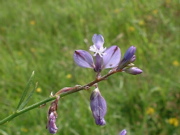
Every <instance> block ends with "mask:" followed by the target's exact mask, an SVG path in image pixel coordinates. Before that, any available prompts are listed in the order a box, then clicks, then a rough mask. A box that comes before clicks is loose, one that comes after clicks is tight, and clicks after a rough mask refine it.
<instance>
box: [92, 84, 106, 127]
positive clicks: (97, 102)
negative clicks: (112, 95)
mask: <svg viewBox="0 0 180 135" xmlns="http://www.w3.org/2000/svg"><path fill="white" fill-rule="evenodd" d="M90 106H91V111H92V114H93V117H94V119H95V122H96V124H97V125H101V126H102V125H105V124H106V121H105V120H104V116H105V114H106V111H107V106H106V101H105V99H104V98H103V97H102V96H101V93H100V91H99V89H98V88H96V89H95V90H94V91H93V92H92V94H91V97H90Z"/></svg>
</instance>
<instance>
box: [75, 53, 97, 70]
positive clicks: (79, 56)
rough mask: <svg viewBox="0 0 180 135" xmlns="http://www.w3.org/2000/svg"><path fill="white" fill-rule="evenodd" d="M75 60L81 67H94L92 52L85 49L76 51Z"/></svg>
mask: <svg viewBox="0 0 180 135" xmlns="http://www.w3.org/2000/svg"><path fill="white" fill-rule="evenodd" d="M74 61H75V62H76V64H77V65H78V66H80V67H84V68H94V62H93V58H92V56H91V54H90V53H89V52H87V51H84V50H76V51H75V52H74Z"/></svg>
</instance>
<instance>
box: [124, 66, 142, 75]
mask: <svg viewBox="0 0 180 135" xmlns="http://www.w3.org/2000/svg"><path fill="white" fill-rule="evenodd" d="M124 71H125V72H126V73H129V74H132V75H137V74H141V73H142V72H143V71H142V70H141V69H139V68H137V67H130V68H125V69H124Z"/></svg>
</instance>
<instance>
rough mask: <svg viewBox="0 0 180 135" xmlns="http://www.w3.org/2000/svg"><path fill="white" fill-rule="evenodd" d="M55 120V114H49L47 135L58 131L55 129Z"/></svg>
mask: <svg viewBox="0 0 180 135" xmlns="http://www.w3.org/2000/svg"><path fill="white" fill-rule="evenodd" d="M56 118H57V116H56V113H55V112H51V113H50V114H49V117H48V124H47V128H48V130H49V133H51V134H55V133H56V132H57V130H58V128H57V127H56Z"/></svg>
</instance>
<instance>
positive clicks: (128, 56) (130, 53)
mask: <svg viewBox="0 0 180 135" xmlns="http://www.w3.org/2000/svg"><path fill="white" fill-rule="evenodd" d="M135 52H136V47H134V46H131V47H129V48H128V50H127V51H126V53H125V54H124V57H123V59H122V60H121V61H120V63H119V66H118V68H117V70H121V69H123V68H124V67H126V66H127V65H128V64H129V63H131V62H134V61H135V59H136V57H135V55H134V53H135Z"/></svg>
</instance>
